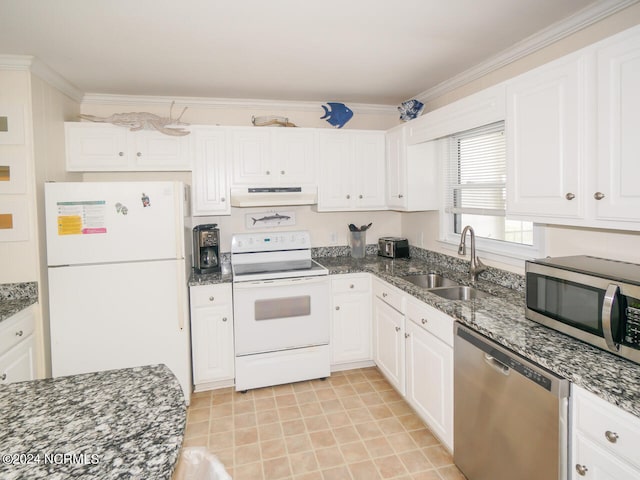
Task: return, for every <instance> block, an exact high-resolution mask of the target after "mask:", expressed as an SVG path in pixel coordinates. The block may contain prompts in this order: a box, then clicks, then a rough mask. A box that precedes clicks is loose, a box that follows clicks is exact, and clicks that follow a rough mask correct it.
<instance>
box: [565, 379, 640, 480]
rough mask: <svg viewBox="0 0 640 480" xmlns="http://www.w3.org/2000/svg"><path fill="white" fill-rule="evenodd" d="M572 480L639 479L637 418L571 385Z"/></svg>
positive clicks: (638, 427) (639, 451) (638, 426)
mask: <svg viewBox="0 0 640 480" xmlns="http://www.w3.org/2000/svg"><path fill="white" fill-rule="evenodd" d="M572 393H573V397H572V402H573V409H572V411H573V413H572V417H573V418H572V432H571V445H572V446H571V458H572V462H571V465H570V468H569V470H570V472H571V478H572V479H573V480H578V479H583V478H584V479H592V480H637V479H638V478H640V450H639V449H638V445H639V444H640V418H638V417H635V416H634V415H631V414H630V413H628V412H625V411H623V410H621V409H620V408H618V407H616V406H614V405H612V404H611V403H609V402H607V401H605V400H603V399H601V398H599V397H598V396H596V395H594V394H592V393H590V392H587V391H586V390H584V389H582V388H580V387H577V386H576V385H572Z"/></svg>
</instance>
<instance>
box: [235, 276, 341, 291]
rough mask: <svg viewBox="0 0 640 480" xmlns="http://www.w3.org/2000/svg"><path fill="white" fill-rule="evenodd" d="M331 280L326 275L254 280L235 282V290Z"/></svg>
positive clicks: (318, 282) (319, 282)
mask: <svg viewBox="0 0 640 480" xmlns="http://www.w3.org/2000/svg"><path fill="white" fill-rule="evenodd" d="M328 280H329V278H328V277H327V276H326V275H320V276H315V277H295V278H280V279H277V280H254V281H250V282H234V284H233V288H235V289H248V288H269V287H280V286H286V285H301V284H304V285H310V284H321V283H325V282H328Z"/></svg>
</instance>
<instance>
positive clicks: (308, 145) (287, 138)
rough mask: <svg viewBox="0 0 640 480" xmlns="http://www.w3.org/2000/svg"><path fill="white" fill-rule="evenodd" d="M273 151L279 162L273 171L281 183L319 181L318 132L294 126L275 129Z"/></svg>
mask: <svg viewBox="0 0 640 480" xmlns="http://www.w3.org/2000/svg"><path fill="white" fill-rule="evenodd" d="M272 134H273V141H274V145H273V151H274V160H275V162H277V168H276V171H275V172H273V174H274V175H275V178H276V180H277V182H278V183H279V184H280V185H288V186H299V185H302V184H310V183H314V184H315V183H317V180H316V164H317V151H318V150H317V142H316V138H317V133H316V131H314V130H298V129H294V128H281V129H274V131H273V132H272Z"/></svg>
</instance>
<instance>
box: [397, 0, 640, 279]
mask: <svg viewBox="0 0 640 480" xmlns="http://www.w3.org/2000/svg"><path fill="white" fill-rule="evenodd" d="M638 24H640V4H635V5H632V6H631V7H629V8H627V9H625V10H623V11H621V12H619V13H617V14H615V15H612V16H610V17H607V18H606V19H604V20H602V21H600V22H598V23H596V24H594V25H592V26H590V27H588V28H585V29H583V30H581V31H579V32H577V33H575V34H574V35H571V36H569V37H567V38H565V39H563V40H560V41H558V42H556V43H554V44H552V45H550V46H549V47H547V48H544V49H542V50H540V51H538V52H536V53H534V54H532V55H529V56H527V57H525V58H522V59H520V60H518V61H517V62H513V63H511V64H509V65H507V66H505V67H503V68H501V69H499V70H496V71H495V72H492V73H491V74H489V75H486V76H484V77H482V78H480V79H478V80H475V81H473V82H471V83H469V84H468V85H465V86H464V87H461V88H458V89H456V90H454V91H452V92H449V93H447V94H445V95H442V96H440V97H439V98H436V99H433V100H432V101H430V102H428V103H427V104H426V110H427V111H431V110H433V109H436V108H439V107H442V106H444V105H447V104H449V103H451V102H453V101H455V100H459V99H460V98H464V97H465V96H468V95H471V94H473V93H476V92H478V91H481V90H483V89H485V88H488V87H490V86H493V85H496V84H498V83H501V82H503V81H505V80H508V79H510V78H512V77H514V76H516V75H519V74H521V73H524V72H526V71H528V70H531V69H533V68H535V67H537V66H540V65H542V64H544V63H546V62H549V61H551V60H554V59H556V58H559V57H561V56H563V55H566V54H568V53H571V52H573V51H575V50H579V49H581V48H583V47H586V46H587V45H590V44H592V43H595V42H597V41H599V40H602V39H604V38H606V37H608V36H611V35H614V34H616V33H618V32H621V31H623V30H626V29H627V28H631V27H633V26H635V25H638ZM438 215H439V214H438V212H421V213H409V214H403V215H402V235H403V236H406V237H407V238H409V242H410V243H411V244H413V245H418V246H423V247H424V248H427V249H429V250H434V251H438V252H442V253H445V254H448V255H452V256H457V252H456V251H455V250H453V249H451V248H450V247H447V246H446V245H443V244H442V243H440V242H438V237H439V224H438V222H439V217H438ZM545 231H546V240H545V246H546V252H545V255H550V256H561V255H581V254H584V255H595V256H601V257H605V258H613V259H617V260H624V261H631V262H635V263H640V250H639V249H638V247H639V246H640V232H623V231H616V230H599V229H588V228H573V227H562V226H548V227H546V228H545ZM421 238H423V239H424V240H423V243H422V245H420V239H421ZM480 256H481V255H480ZM468 257H469V256H468V254H467V257H466V258H468ZM483 261H484V262H485V263H486V264H487V265H492V266H496V267H499V268H504V269H506V270H509V271H514V272H517V273H524V260H523V261H519V262H517V264H516V265H511V264H504V263H500V262H496V261H491V260H486V259H483Z"/></svg>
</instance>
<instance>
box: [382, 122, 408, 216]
mask: <svg viewBox="0 0 640 480" xmlns="http://www.w3.org/2000/svg"><path fill="white" fill-rule="evenodd" d="M386 146H387V149H386V150H387V158H386V163H387V166H386V174H387V206H388V207H389V208H392V209H398V210H404V209H406V208H407V157H406V148H407V147H406V143H405V139H404V129H399V130H393V131H390V132H387V135H386Z"/></svg>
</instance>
